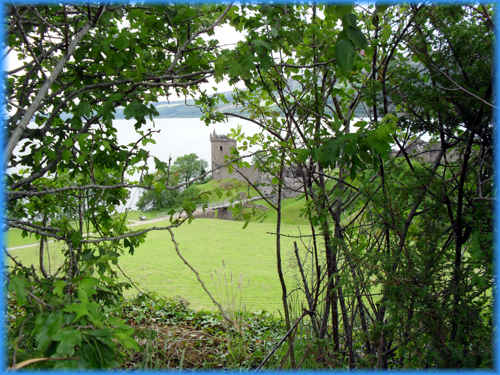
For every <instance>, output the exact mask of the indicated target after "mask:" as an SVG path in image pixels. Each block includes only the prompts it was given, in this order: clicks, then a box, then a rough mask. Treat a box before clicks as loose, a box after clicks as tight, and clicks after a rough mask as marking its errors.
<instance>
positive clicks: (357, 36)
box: [345, 26, 368, 49]
mask: <svg viewBox="0 0 500 375" xmlns="http://www.w3.org/2000/svg"><path fill="white" fill-rule="evenodd" d="M345 32H346V34H347V36H348V37H349V39H350V40H351V42H352V43H353V44H354V46H355V47H356V48H358V49H363V48H366V47H367V46H368V42H367V41H366V38H365V36H364V35H363V33H362V32H361V30H359V29H358V28H357V27H353V26H349V27H348V28H346V29H345Z"/></svg>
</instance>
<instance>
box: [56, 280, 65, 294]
mask: <svg viewBox="0 0 500 375" xmlns="http://www.w3.org/2000/svg"><path fill="white" fill-rule="evenodd" d="M65 286H66V282H65V281H63V280H56V281H55V282H54V294H55V295H56V296H59V297H62V296H63V295H64V292H63V291H64V287H65Z"/></svg>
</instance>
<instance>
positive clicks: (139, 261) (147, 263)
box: [9, 219, 307, 312]
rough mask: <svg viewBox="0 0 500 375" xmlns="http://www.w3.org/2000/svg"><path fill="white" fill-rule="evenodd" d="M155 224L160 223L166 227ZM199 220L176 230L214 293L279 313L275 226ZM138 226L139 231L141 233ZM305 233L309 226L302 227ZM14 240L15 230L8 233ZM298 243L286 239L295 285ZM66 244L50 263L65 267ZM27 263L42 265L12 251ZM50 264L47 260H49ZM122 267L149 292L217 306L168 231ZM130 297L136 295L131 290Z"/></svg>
mask: <svg viewBox="0 0 500 375" xmlns="http://www.w3.org/2000/svg"><path fill="white" fill-rule="evenodd" d="M165 224H167V222H165V223H155V225H158V226H160V225H165ZM242 226H243V224H242V222H238V221H227V220H216V219H197V220H194V221H193V222H192V223H191V224H184V225H182V226H181V227H179V228H177V229H175V230H174V233H175V236H176V240H177V242H178V243H179V246H180V251H181V253H182V254H183V256H184V257H185V258H186V259H187V260H188V262H190V263H191V264H192V265H193V266H194V267H195V268H196V269H197V270H198V272H199V273H200V276H201V278H202V279H203V281H204V282H205V283H206V285H207V287H208V288H209V290H210V291H212V292H213V293H214V295H215V296H216V297H217V299H218V300H220V301H221V303H222V304H223V305H224V307H225V308H227V309H236V310H247V311H260V310H266V311H270V312H275V311H277V310H280V308H281V289H280V285H279V280H278V276H277V274H276V254H275V241H276V237H275V236H274V235H272V234H269V233H274V232H275V225H274V224H273V223H268V222H264V223H250V225H249V226H248V227H247V228H246V229H242ZM137 228H139V227H136V228H135V229H137ZM300 231H301V232H302V234H304V233H306V232H307V227H305V226H302V227H300ZM282 233H284V234H289V235H298V234H299V229H298V226H297V225H291V224H285V225H283V229H282ZM9 236H10V232H9ZM292 246H293V239H292V238H288V237H283V238H282V247H283V260H284V261H283V263H284V268H285V275H286V277H287V278H288V279H289V280H290V281H293V278H294V275H295V270H294V269H293V268H292V267H291V266H290V264H291V263H292V262H291V258H292V257H293V251H292ZM61 248H62V244H58V243H55V242H53V243H51V244H50V249H51V250H50V253H51V259H50V265H51V268H52V269H55V268H56V267H57V265H58V264H60V263H61V260H62V256H61V254H60V249H61ZM11 254H12V255H14V256H15V257H16V258H17V259H18V260H19V261H21V262H22V263H23V264H27V265H29V264H34V265H35V266H36V267H37V265H38V258H37V257H38V249H37V248H36V247H32V248H26V249H18V250H13V251H12V252H11ZM46 264H48V261H46ZM119 264H120V266H121V268H122V269H123V270H124V271H125V272H126V273H127V274H128V275H129V276H130V277H131V278H132V279H133V280H134V281H135V282H136V283H137V285H138V286H139V287H140V288H141V289H144V290H149V291H154V292H156V293H158V294H159V295H163V296H180V297H182V298H184V299H186V300H187V301H189V302H190V303H191V307H193V308H195V309H201V308H205V309H210V310H213V309H214V306H213V304H212V303H211V302H210V300H209V298H208V296H207V295H206V294H205V292H204V291H203V290H202V289H201V287H200V285H199V283H198V281H197V280H196V277H195V275H194V274H193V273H192V272H191V271H190V270H189V269H188V268H187V267H186V265H185V264H184V263H183V262H182V261H181V260H180V259H179V257H178V256H177V254H176V253H175V250H174V247H173V245H172V242H171V239H170V236H169V234H168V232H163V231H161V232H160V231H153V232H150V233H149V234H148V236H147V239H146V241H145V242H144V243H143V244H142V245H141V246H140V247H138V248H137V249H136V251H135V254H134V255H129V254H126V255H124V256H122V257H121V259H120V263H119ZM130 293H131V295H132V294H135V293H136V291H135V290H134V291H131V292H130Z"/></svg>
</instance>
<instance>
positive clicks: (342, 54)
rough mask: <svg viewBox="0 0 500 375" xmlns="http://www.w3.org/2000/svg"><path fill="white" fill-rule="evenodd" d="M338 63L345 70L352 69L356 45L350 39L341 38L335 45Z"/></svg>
mask: <svg viewBox="0 0 500 375" xmlns="http://www.w3.org/2000/svg"><path fill="white" fill-rule="evenodd" d="M335 58H336V59H337V64H338V66H339V67H340V69H342V70H343V71H345V72H348V71H350V70H351V69H352V65H353V63H354V46H353V44H352V42H351V41H350V40H347V39H340V40H338V41H337V45H336V46H335Z"/></svg>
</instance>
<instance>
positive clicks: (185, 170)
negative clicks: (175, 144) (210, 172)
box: [172, 154, 208, 187]
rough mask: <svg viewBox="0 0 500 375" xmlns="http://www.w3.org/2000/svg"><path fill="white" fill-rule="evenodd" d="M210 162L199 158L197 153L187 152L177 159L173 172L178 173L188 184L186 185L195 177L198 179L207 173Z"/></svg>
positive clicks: (187, 184)
mask: <svg viewBox="0 0 500 375" xmlns="http://www.w3.org/2000/svg"><path fill="white" fill-rule="evenodd" d="M207 167H208V163H207V162H206V161H205V160H203V159H199V158H198V155H196V154H187V155H183V156H179V157H178V158H177V159H175V162H174V165H173V168H172V173H173V174H174V175H178V177H179V179H180V180H181V181H183V182H184V183H185V184H186V187H188V186H190V185H191V184H192V180H193V179H197V178H199V177H201V176H203V175H205V174H206V169H207Z"/></svg>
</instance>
